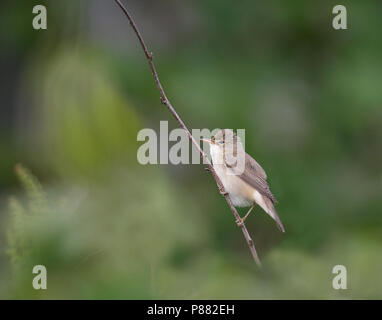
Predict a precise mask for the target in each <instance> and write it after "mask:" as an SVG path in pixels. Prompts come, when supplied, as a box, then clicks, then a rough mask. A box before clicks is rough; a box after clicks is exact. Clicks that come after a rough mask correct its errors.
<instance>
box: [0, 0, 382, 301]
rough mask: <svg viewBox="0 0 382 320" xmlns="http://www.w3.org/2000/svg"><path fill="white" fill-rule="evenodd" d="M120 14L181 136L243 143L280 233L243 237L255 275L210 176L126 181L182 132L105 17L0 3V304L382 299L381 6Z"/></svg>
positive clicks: (147, 174)
mask: <svg viewBox="0 0 382 320" xmlns="http://www.w3.org/2000/svg"><path fill="white" fill-rule="evenodd" d="M124 3H127V5H128V7H129V8H130V9H131V12H132V14H133V16H134V17H135V20H136V22H137V24H138V26H139V27H140V29H141V31H142V34H143V36H144V38H145V40H146V42H147V43H148V45H149V47H150V49H151V50H152V51H153V52H154V57H155V63H156V65H157V69H158V72H159V74H160V77H161V80H162V83H163V85H164V87H165V89H166V92H167V94H168V96H169V98H170V100H171V101H172V103H173V105H174V106H175V108H176V109H177V111H178V112H179V114H180V115H181V117H182V118H183V119H184V121H185V122H186V124H187V125H188V126H189V127H190V128H209V129H213V128H234V129H236V128H245V129H246V149H247V152H249V153H250V154H251V155H253V156H254V157H255V158H256V159H257V160H258V161H259V162H260V163H261V164H262V165H263V167H264V168H265V170H266V171H267V173H268V176H269V182H270V185H271V188H272V191H273V193H274V194H275V195H276V197H277V198H278V200H279V204H278V205H277V210H278V212H279V215H280V217H281V219H282V221H283V223H284V225H285V228H286V233H285V234H281V233H280V232H279V230H278V229H277V228H276V226H275V224H274V222H273V221H272V220H271V219H270V218H269V217H268V216H266V215H265V214H263V212H262V210H261V209H259V208H256V210H255V214H254V215H251V217H250V218H249V219H248V220H247V221H248V222H247V227H248V229H249V231H250V233H251V234H252V236H253V239H254V241H255V244H256V247H257V250H258V252H259V255H260V258H261V259H262V261H263V265H264V268H263V271H261V272H260V271H259V270H258V269H257V267H256V265H255V264H254V262H253V260H252V259H251V256H250V253H249V250H248V247H247V244H246V243H245V240H244V238H243V236H242V234H241V232H240V230H239V229H238V228H237V226H236V224H235V222H234V218H233V215H232V213H231V212H230V210H229V208H228V206H227V204H226V202H225V201H224V199H223V198H222V197H221V196H220V195H219V193H218V190H217V188H216V184H215V182H214V180H213V179H212V177H211V176H209V174H207V173H205V171H204V170H203V167H204V166H203V165H179V166H174V165H147V166H142V165H140V164H138V162H137V159H136V153H137V150H138V148H139V146H140V144H141V143H138V142H137V133H138V131H139V130H140V129H142V128H153V129H155V130H157V129H158V128H159V121H161V120H169V127H170V129H172V128H176V127H177V126H178V125H177V123H176V122H175V121H174V119H173V118H172V117H171V115H170V114H169V113H168V111H167V110H166V109H165V108H164V107H163V106H162V105H161V104H160V102H159V95H158V92H157V89H156V87H155V86H154V82H153V79H152V76H151V73H150V70H149V68H148V66H147V62H146V61H145V59H144V56H143V54H142V52H141V48H140V47H139V44H138V42H137V40H136V38H135V36H134V34H133V33H132V30H131V28H130V26H129V24H128V22H127V20H126V18H125V17H124V15H123V13H122V12H121V10H120V9H119V8H118V7H117V6H116V4H115V3H114V2H113V1H104V0H91V1H90V0H89V1H86V0H81V1H77V0H65V1H44V0H39V1H30V0H28V1H26V0H24V1H2V2H1V4H0V8H1V10H0V37H1V38H0V39H1V42H0V43H1V50H0V66H1V73H0V84H1V85H0V94H1V97H0V105H1V111H0V298H3V299H20V298H27V299H69V298H73V299H90V298H95V299H141V298H144V299H175V298H176V299H189V298H192V299H198V298H200V299H207V298H215V299H220V298H226V299H273V298H278V299H286V298H288V299H297V298H301V299H323V298H326V299H348V298H356V299H363V298H382V277H381V276H380V274H381V270H382V247H381V245H382V221H381V219H382V216H381V213H382V200H381V191H382V172H381V163H382V148H381V141H382V105H381V103H382V90H381V84H382V72H381V71H382V37H381V30H382V28H381V27H382V20H381V12H382V11H381V9H382V4H381V2H380V1H372V0H368V1H355V0H354V1H348V0H344V1H341V3H335V2H333V1H331V0H324V1H319V2H318V1H315V2H312V1H305V0H293V1H283V0H271V1H254V0H242V1H240V2H238V1H233V0H193V1H186V0H184V1H179V0H160V1H158V0H144V1H143V0H140V1H138V0H129V1H125V2H124ZM35 4H43V5H46V7H47V10H48V29H47V30H44V31H36V30H34V29H33V28H32V18H33V16H34V15H33V14H32V7H33V6H34V5H35ZM335 4H343V5H345V6H346V7H347V10H348V30H342V31H341V30H340V31H336V30H334V29H333V28H332V18H333V16H334V15H333V14H332V8H333V6H334V5H335ZM240 212H241V213H242V214H244V212H245V209H244V210H241V211H240ZM37 264H42V265H45V266H46V267H47V270H48V289H47V290H45V291H44V290H39V291H36V290H34V289H33V288H32V279H33V276H34V275H33V274H32V266H34V265H37ZM338 264H342V265H344V266H346V268H347V273H348V283H347V285H348V289H347V290H334V289H333V288H332V279H333V277H334V276H335V275H334V274H332V268H333V267H334V266H335V265H338Z"/></svg>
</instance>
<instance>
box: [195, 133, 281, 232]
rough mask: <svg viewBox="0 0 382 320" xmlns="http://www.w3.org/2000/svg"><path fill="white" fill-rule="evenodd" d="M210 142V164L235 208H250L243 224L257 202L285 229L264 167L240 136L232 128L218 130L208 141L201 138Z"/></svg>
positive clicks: (206, 140)
mask: <svg viewBox="0 0 382 320" xmlns="http://www.w3.org/2000/svg"><path fill="white" fill-rule="evenodd" d="M202 141H205V142H208V143H209V144H210V154H211V158H212V164H213V167H214V169H215V171H216V174H217V175H218V177H219V178H220V180H221V182H222V184H223V186H224V189H225V191H226V192H227V193H228V194H229V197H230V198H231V200H232V203H233V205H234V206H236V207H249V206H250V209H249V211H248V212H247V214H246V215H245V216H244V218H242V219H241V221H238V223H243V222H244V221H245V219H246V218H247V217H248V215H249V214H250V212H251V211H252V209H253V208H254V206H255V204H256V203H257V204H258V205H259V206H260V207H261V208H263V210H264V211H265V212H266V213H268V214H269V215H270V216H271V217H272V218H273V219H274V220H275V221H276V223H277V226H278V227H279V228H280V230H281V231H282V232H285V229H284V226H283V224H282V223H281V220H280V218H279V216H278V215H277V213H276V210H275V207H274V204H275V203H276V202H277V200H276V198H275V196H274V195H273V194H272V192H271V191H270V189H269V186H268V183H267V181H266V180H267V174H266V173H265V171H264V169H263V168H262V167H261V166H260V165H259V164H258V163H257V162H256V160H255V159H253V158H252V157H251V156H250V155H248V154H247V153H246V152H245V151H244V148H243V145H242V143H241V141H240V138H239V137H238V136H237V135H235V134H234V132H233V131H232V130H229V129H224V130H220V131H219V132H218V133H217V134H216V135H215V136H214V137H212V139H211V140H209V139H202Z"/></svg>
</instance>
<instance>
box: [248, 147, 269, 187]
mask: <svg viewBox="0 0 382 320" xmlns="http://www.w3.org/2000/svg"><path fill="white" fill-rule="evenodd" d="M245 165H246V168H247V167H251V168H253V169H254V170H255V171H256V172H257V173H258V175H259V176H260V177H261V178H263V179H264V180H267V174H266V173H265V171H264V169H263V168H262V167H261V165H259V163H258V162H257V161H256V160H255V159H253V158H252V157H251V156H250V155H249V154H248V153H245Z"/></svg>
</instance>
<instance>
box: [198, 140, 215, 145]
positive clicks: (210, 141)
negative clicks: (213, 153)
mask: <svg viewBox="0 0 382 320" xmlns="http://www.w3.org/2000/svg"><path fill="white" fill-rule="evenodd" d="M200 140H201V141H204V142H208V143H209V144H214V143H213V142H212V140H210V139H200Z"/></svg>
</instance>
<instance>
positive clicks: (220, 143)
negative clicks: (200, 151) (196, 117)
mask: <svg viewBox="0 0 382 320" xmlns="http://www.w3.org/2000/svg"><path fill="white" fill-rule="evenodd" d="M202 141H205V142H207V143H209V144H211V145H214V146H217V147H218V148H221V149H227V148H233V147H234V146H235V147H236V146H239V147H241V146H242V144H241V141H240V138H239V137H238V136H237V135H236V134H235V133H234V132H233V131H232V130H231V129H223V130H220V131H218V132H217V133H216V134H215V135H214V136H213V137H212V138H211V139H202Z"/></svg>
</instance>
